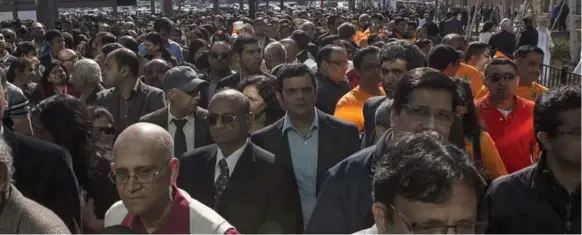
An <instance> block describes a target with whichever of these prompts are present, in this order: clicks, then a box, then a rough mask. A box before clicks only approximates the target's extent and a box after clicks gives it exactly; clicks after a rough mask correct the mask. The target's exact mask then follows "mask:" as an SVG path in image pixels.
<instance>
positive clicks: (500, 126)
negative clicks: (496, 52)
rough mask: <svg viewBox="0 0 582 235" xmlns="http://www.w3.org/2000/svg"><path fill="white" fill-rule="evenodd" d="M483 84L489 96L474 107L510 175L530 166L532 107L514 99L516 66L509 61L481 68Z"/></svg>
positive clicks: (525, 102)
mask: <svg viewBox="0 0 582 235" xmlns="http://www.w3.org/2000/svg"><path fill="white" fill-rule="evenodd" d="M484 82H485V86H486V87H487V89H488V90H489V94H487V95H486V96H484V97H483V98H481V99H479V100H477V101H476V102H475V106H476V107H477V111H478V113H479V118H480V119H481V122H482V123H483V124H484V126H485V129H486V130H487V132H489V134H490V135H491V138H493V141H494V142H495V145H496V146H497V150H498V151H499V155H500V156H501V159H502V160H503V164H504V165H505V168H506V169H507V172H508V173H513V172H515V171H518V170H521V169H522V168H525V167H527V166H529V165H531V164H532V160H531V159H532V158H531V157H532V154H533V150H534V149H535V146H536V140H535V137H534V130H533V108H534V103H533V102H531V101H529V100H526V99H523V98H521V97H518V96H516V95H515V90H516V88H517V84H518V82H519V79H518V78H517V65H516V64H515V63H514V62H513V61H512V60H510V59H507V58H495V59H493V60H492V61H491V62H490V63H489V64H488V65H487V66H486V67H485V80H484Z"/></svg>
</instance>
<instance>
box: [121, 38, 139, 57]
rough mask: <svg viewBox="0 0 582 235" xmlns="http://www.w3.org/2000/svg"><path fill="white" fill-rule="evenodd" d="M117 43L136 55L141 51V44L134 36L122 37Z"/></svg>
mask: <svg viewBox="0 0 582 235" xmlns="http://www.w3.org/2000/svg"><path fill="white" fill-rule="evenodd" d="M117 42H118V43H119V44H121V45H122V46H123V47H125V48H127V49H130V50H131V51H133V52H135V53H138V51H139V43H138V42H137V40H135V38H133V37H132V36H127V35H126V36H123V37H120V38H119V40H118V41H117Z"/></svg>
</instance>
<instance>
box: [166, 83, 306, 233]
mask: <svg viewBox="0 0 582 235" xmlns="http://www.w3.org/2000/svg"><path fill="white" fill-rule="evenodd" d="M208 112H209V114H208V116H207V117H206V121H207V123H208V125H209V129H210V134H211V135H212V138H213V139H214V140H215V141H216V144H212V145H208V146H205V147H201V148H197V149H195V150H192V151H189V152H187V153H186V154H184V156H183V157H182V159H181V162H180V176H179V177H178V186H180V187H181V188H182V189H184V190H185V191H186V192H188V193H190V194H191V195H192V197H193V198H196V199H197V200H199V201H200V202H202V203H204V204H205V205H206V206H208V207H211V208H214V209H215V210H216V212H218V213H219V214H220V215H221V216H223V217H224V218H225V219H227V220H228V221H229V222H230V223H231V224H232V225H234V226H235V227H236V228H237V229H238V230H239V231H240V232H242V233H245V234H246V233H299V231H301V228H300V227H298V226H297V225H298V220H297V218H298V214H297V213H299V212H300V211H299V210H298V208H299V207H298V205H296V204H294V203H298V200H297V199H296V198H294V197H293V196H294V192H295V188H296V186H295V184H293V183H294V182H293V181H292V179H293V175H292V174H291V172H290V171H287V170H286V169H284V168H282V167H281V166H280V165H278V164H275V156H274V155H273V154H271V153H269V152H267V151H265V150H263V149H261V148H260V147H258V146H256V145H255V144H253V143H251V142H249V141H248V134H247V133H248V131H249V129H250V128H251V126H252V122H253V118H254V114H253V113H251V112H250V101H249V99H248V98H247V97H246V96H244V95H243V94H242V93H240V92H239V91H236V90H233V89H227V90H223V91H220V92H218V93H216V94H215V95H214V96H213V97H212V100H211V101H210V106H209V109H208Z"/></svg>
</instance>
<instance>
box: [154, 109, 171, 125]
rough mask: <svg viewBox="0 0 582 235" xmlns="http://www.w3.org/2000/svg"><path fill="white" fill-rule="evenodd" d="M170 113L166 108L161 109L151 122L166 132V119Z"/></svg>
mask: <svg viewBox="0 0 582 235" xmlns="http://www.w3.org/2000/svg"><path fill="white" fill-rule="evenodd" d="M168 112H170V110H169V108H168V107H165V108H163V109H162V110H161V111H160V112H159V113H158V115H156V116H155V117H154V120H153V122H154V123H155V124H156V125H158V126H161V127H162V128H164V129H165V130H168V122H169V121H170V120H168V117H169V116H170V114H169V113H168Z"/></svg>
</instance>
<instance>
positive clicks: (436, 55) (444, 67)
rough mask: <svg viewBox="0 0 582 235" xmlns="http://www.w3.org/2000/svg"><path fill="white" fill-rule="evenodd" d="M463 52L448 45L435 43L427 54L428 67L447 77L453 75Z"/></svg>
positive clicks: (457, 68)
mask: <svg viewBox="0 0 582 235" xmlns="http://www.w3.org/2000/svg"><path fill="white" fill-rule="evenodd" d="M462 59H463V52H461V51H458V50H455V48H453V47H451V46H449V45H442V44H441V45H437V46H435V47H433V48H432V49H431V50H430V53H429V54H428V67H431V68H435V69H438V70H440V71H441V72H443V73H444V74H445V75H447V76H449V77H453V76H455V74H456V73H457V71H458V70H459V68H460V66H461V65H460V63H461V60H462Z"/></svg>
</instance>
